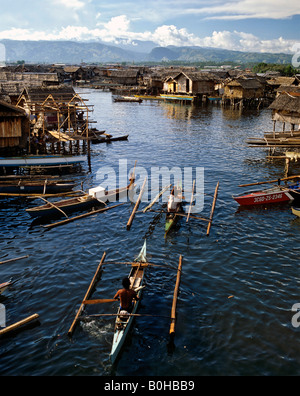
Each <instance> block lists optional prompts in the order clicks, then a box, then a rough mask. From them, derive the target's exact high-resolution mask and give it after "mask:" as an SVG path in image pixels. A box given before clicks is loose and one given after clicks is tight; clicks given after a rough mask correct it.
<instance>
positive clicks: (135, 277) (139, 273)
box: [110, 240, 147, 363]
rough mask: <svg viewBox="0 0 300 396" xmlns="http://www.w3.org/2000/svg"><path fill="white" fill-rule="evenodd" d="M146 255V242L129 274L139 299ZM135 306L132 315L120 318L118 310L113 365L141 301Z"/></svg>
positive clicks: (111, 354) (135, 303)
mask: <svg viewBox="0 0 300 396" xmlns="http://www.w3.org/2000/svg"><path fill="white" fill-rule="evenodd" d="M146 254H147V247H146V240H145V242H144V245H143V247H142V249H141V251H140V254H139V255H138V257H137V258H136V259H135V261H134V263H132V267H131V271H130V274H129V279H130V288H132V289H134V290H137V295H138V297H139V298H140V297H141V294H142V288H141V287H142V285H143V279H144V273H145V268H146V265H144V263H147V258H146ZM133 304H134V305H133V309H132V312H131V315H127V316H126V315H122V316H119V315H120V308H119V309H118V316H117V318H116V321H115V327H114V336H113V342H112V348H111V352H110V360H111V362H112V363H114V362H115V361H116V359H117V358H118V356H119V354H120V351H121V349H122V346H123V345H124V342H125V339H126V336H127V334H128V332H129V330H130V327H131V325H132V322H133V319H134V316H133V315H134V314H135V313H136V311H137V309H138V305H139V300H137V301H134V303H133Z"/></svg>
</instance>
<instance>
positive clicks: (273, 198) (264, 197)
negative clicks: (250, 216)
mask: <svg viewBox="0 0 300 396" xmlns="http://www.w3.org/2000/svg"><path fill="white" fill-rule="evenodd" d="M297 198H300V185H299V183H296V184H294V185H290V186H282V187H281V186H275V187H271V188H267V189H265V190H260V191H250V192H248V193H243V194H239V195H236V196H233V199H234V200H235V201H236V202H237V203H238V204H240V205H264V204H272V203H280V202H291V201H293V200H294V199H297Z"/></svg>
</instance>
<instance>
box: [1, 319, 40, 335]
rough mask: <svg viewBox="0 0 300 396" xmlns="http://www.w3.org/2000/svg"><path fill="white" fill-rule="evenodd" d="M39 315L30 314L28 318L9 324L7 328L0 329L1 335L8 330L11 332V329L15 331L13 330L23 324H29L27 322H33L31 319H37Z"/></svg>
mask: <svg viewBox="0 0 300 396" xmlns="http://www.w3.org/2000/svg"><path fill="white" fill-rule="evenodd" d="M38 317H39V315H38V314H34V315H31V316H29V317H28V318H26V319H23V320H20V321H19V322H17V323H14V324H12V325H10V326H7V327H5V329H3V330H0V336H1V335H3V334H6V333H8V332H10V331H13V330H16V329H18V328H19V327H21V326H23V325H25V324H27V323H29V322H31V321H33V320H35V319H37V318H38Z"/></svg>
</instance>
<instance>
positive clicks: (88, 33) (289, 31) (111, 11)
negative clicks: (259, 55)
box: [0, 0, 300, 53]
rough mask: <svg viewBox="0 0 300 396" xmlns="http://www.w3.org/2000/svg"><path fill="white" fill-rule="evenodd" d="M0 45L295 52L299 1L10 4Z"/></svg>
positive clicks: (299, 41)
mask: <svg viewBox="0 0 300 396" xmlns="http://www.w3.org/2000/svg"><path fill="white" fill-rule="evenodd" d="M3 3H4V4H2V5H1V19H0V40H2V39H13V40H77V41H97V40H99V41H101V42H104V43H106V44H109V45H116V44H130V45H133V46H134V45H136V43H137V41H138V40H141V41H152V42H154V43H155V44H156V45H157V46H167V45H175V46H202V47H215V48H222V49H229V50H238V51H249V52H272V53H277V52H284V53H295V52H297V51H299V49H300V32H299V26H300V3H299V0H286V1H283V0H135V1H134V0H133V1H132V0H47V1H44V0H30V1H29V2H28V1H26V2H25V1H24V0H14V1H13V2H12V3H9V2H7V1H6V2H3Z"/></svg>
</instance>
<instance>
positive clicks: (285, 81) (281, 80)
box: [268, 76, 299, 86]
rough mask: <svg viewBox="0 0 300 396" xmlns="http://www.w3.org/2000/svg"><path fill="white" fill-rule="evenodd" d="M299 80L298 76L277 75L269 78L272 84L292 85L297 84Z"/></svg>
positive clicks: (269, 82)
mask: <svg viewBox="0 0 300 396" xmlns="http://www.w3.org/2000/svg"><path fill="white" fill-rule="evenodd" d="M298 82H299V81H298V79H297V78H296V77H283V76H280V77H275V78H271V79H270V80H268V84H270V85H273V86H274V85H275V86H276V85H292V84H294V85H295V84H297V83H298Z"/></svg>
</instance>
